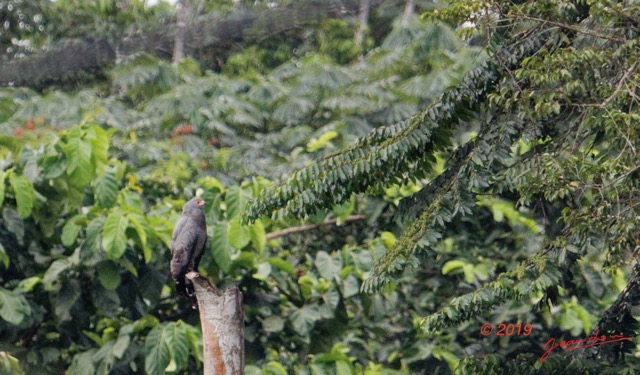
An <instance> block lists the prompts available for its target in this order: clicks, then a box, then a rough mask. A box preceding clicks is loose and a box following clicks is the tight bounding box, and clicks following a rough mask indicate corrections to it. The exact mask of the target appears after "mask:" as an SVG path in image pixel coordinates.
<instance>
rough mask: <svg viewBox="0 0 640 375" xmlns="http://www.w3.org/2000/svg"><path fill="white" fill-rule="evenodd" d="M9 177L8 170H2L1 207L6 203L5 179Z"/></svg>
mask: <svg viewBox="0 0 640 375" xmlns="http://www.w3.org/2000/svg"><path fill="white" fill-rule="evenodd" d="M6 177H7V172H5V171H0V207H2V204H3V203H4V191H5V179H6Z"/></svg>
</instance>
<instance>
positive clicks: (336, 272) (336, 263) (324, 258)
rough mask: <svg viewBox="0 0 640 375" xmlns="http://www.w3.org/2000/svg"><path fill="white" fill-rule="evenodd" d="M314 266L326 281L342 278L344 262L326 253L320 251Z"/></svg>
mask: <svg viewBox="0 0 640 375" xmlns="http://www.w3.org/2000/svg"><path fill="white" fill-rule="evenodd" d="M314 265H315V266H316V268H317V269H318V272H319V273H320V276H322V277H323V278H324V279H326V280H332V281H333V280H335V279H336V278H338V279H339V278H340V270H341V269H342V262H341V261H340V259H338V258H337V257H331V256H330V255H329V254H327V252H325V251H318V254H317V255H316V260H315V262H314Z"/></svg>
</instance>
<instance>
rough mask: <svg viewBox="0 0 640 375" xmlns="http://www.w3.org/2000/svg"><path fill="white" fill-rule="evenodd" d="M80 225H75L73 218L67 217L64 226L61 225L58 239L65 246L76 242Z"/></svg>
mask: <svg viewBox="0 0 640 375" xmlns="http://www.w3.org/2000/svg"><path fill="white" fill-rule="evenodd" d="M80 229H82V227H81V226H79V225H77V224H76V223H75V222H74V220H73V218H71V219H69V220H68V221H67V222H66V224H65V225H64V227H62V235H61V236H60V239H61V240H62V244H63V245H64V246H65V247H71V245H73V244H74V243H75V242H76V238H78V233H80Z"/></svg>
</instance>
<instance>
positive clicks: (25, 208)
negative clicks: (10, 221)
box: [9, 173, 35, 219]
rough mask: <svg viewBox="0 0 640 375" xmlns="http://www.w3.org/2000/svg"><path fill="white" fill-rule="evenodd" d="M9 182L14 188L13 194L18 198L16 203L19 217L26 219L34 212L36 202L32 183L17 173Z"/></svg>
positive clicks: (12, 175) (12, 174)
mask: <svg viewBox="0 0 640 375" xmlns="http://www.w3.org/2000/svg"><path fill="white" fill-rule="evenodd" d="M9 181H10V182H11V186H12V187H13V194H14V195H15V197H16V203H17V206H18V215H20V217H21V218H22V219H26V218H27V217H29V215H31V210H33V203H34V200H35V194H34V191H33V187H32V186H31V182H29V180H27V179H26V178H25V177H24V176H20V175H19V174H16V173H11V175H10V176H9Z"/></svg>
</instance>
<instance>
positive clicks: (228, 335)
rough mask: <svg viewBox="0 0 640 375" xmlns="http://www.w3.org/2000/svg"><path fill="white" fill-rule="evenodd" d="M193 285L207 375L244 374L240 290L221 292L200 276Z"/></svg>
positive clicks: (192, 275)
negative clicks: (196, 299)
mask: <svg viewBox="0 0 640 375" xmlns="http://www.w3.org/2000/svg"><path fill="white" fill-rule="evenodd" d="M187 278H188V279H190V280H191V281H192V282H193V285H194V288H195V292H196V296H197V298H198V310H199V312H200V324H201V325H202V341H203V357H204V358H203V362H204V375H241V374H243V373H244V335H243V327H244V310H243V308H242V293H241V292H240V290H238V288H237V287H231V288H227V289H225V290H224V291H220V290H218V288H216V287H215V286H214V285H213V284H211V282H210V281H209V280H207V279H206V278H204V277H201V276H200V275H199V274H198V273H196V272H189V273H188V274H187Z"/></svg>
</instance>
